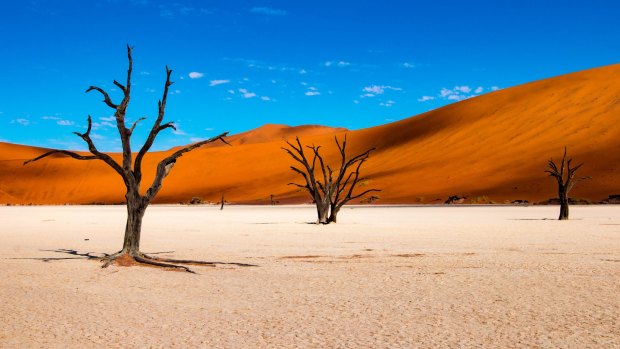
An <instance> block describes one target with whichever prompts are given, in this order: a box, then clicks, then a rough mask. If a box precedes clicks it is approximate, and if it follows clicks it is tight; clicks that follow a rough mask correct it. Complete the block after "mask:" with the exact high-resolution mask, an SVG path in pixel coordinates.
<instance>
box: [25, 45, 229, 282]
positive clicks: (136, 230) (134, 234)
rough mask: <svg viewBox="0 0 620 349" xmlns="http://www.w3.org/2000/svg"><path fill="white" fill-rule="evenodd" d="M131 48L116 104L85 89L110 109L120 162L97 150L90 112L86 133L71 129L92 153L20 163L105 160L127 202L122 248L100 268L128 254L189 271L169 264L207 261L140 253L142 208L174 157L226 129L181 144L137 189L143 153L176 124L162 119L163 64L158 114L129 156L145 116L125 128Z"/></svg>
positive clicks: (141, 260) (68, 153) (140, 260)
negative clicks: (119, 146) (121, 185)
mask: <svg viewBox="0 0 620 349" xmlns="http://www.w3.org/2000/svg"><path fill="white" fill-rule="evenodd" d="M131 55H132V48H131V47H130V46H129V45H128V46H127V59H128V61H129V64H128V68H127V81H126V82H125V84H124V85H123V84H121V83H119V82H118V81H116V80H114V85H116V86H117V87H118V88H119V89H120V90H121V91H122V92H123V99H122V100H121V102H120V103H119V104H116V103H114V102H113V101H112V99H111V98H110V96H109V95H108V93H107V92H106V91H104V90H103V89H101V88H99V87H97V86H90V87H89V88H88V89H87V90H86V92H90V91H97V92H99V93H100V94H101V95H102V96H103V102H104V103H105V104H106V105H107V106H108V107H110V108H112V109H113V110H114V117H115V119H116V126H117V128H118V133H119V135H120V138H121V143H122V149H123V160H122V163H120V164H119V163H117V162H116V161H115V160H114V159H112V157H110V155H108V154H105V153H102V152H100V151H99V150H98V149H97V147H96V146H95V144H94V143H93V140H92V138H91V136H90V132H91V129H92V120H91V117H90V115H89V116H88V126H87V128H86V132H84V133H79V132H74V133H75V134H76V135H78V136H79V137H80V138H82V139H83V140H84V142H86V144H87V145H88V150H89V151H90V153H91V154H92V155H80V154H78V153H75V152H72V151H67V150H51V151H48V152H46V153H44V154H42V155H40V156H37V157H36V158H34V159H31V160H28V161H26V162H24V165H25V164H28V163H30V162H33V161H37V160H41V159H43V158H45V157H48V156H50V155H54V154H63V155H66V156H70V157H72V158H74V159H77V160H101V161H103V162H105V163H106V164H107V165H108V166H110V167H111V168H112V169H113V170H114V171H115V172H116V173H118V175H119V176H121V178H122V179H123V182H124V183H125V187H126V189H127V192H126V194H125V199H126V204H127V224H126V226H125V237H124V239H123V248H122V249H121V250H120V251H118V252H117V253H114V254H110V255H107V254H106V255H105V257H104V264H103V268H105V267H107V266H108V265H110V264H111V263H112V262H113V261H114V260H116V259H118V258H121V257H129V258H131V259H133V260H135V261H136V262H138V263H143V264H150V265H156V266H160V267H169V268H178V269H183V270H185V271H189V272H191V270H190V269H189V268H187V267H185V266H180V265H176V264H170V263H181V264H183V263H192V264H210V263H207V262H202V261H188V260H177V259H164V258H159V257H154V256H147V255H145V254H144V253H142V252H140V233H141V230H142V218H143V217H144V213H145V211H146V208H147V207H148V205H149V204H150V203H151V201H152V200H153V199H154V198H155V196H156V195H157V193H158V192H159V190H160V189H161V187H162V181H163V180H164V178H165V177H166V176H167V175H168V173H170V170H171V169H172V167H173V166H174V164H175V163H176V161H177V159H178V158H180V157H181V156H183V154H185V153H187V152H190V151H192V150H194V149H197V148H199V147H201V146H203V145H205V144H208V143H212V142H215V141H218V140H219V141H222V142H224V143H226V141H225V140H224V137H226V135H227V134H228V132H224V133H222V134H220V135H218V136H215V137H213V138H210V139H207V140H204V141H201V142H198V143H194V144H192V145H190V146H187V147H184V148H182V149H179V150H177V151H176V152H174V153H173V154H171V155H169V156H168V157H166V158H164V159H163V160H161V161H160V162H159V164H158V165H157V170H156V172H155V178H154V179H153V182H152V183H151V185H150V186H149V187H148V189H147V190H146V192H144V193H141V192H140V183H141V181H142V161H143V159H144V156H145V155H146V154H147V152H148V151H149V150H150V149H151V146H152V145H153V142H154V141H155V138H156V137H157V136H158V135H159V133H160V132H161V131H163V130H165V129H168V128H170V129H174V130H176V127H175V125H174V123H172V122H163V120H164V114H165V111H166V102H167V100H168V89H169V88H170V86H171V85H172V84H173V82H172V81H170V75H171V74H172V70H170V69H169V68H168V67H167V66H166V82H165V84H164V91H163V96H162V98H161V100H159V101H158V103H157V104H158V114H157V118H156V119H155V122H154V123H153V126H152V127H151V130H150V132H149V135H148V137H147V139H146V141H145V142H144V144H143V145H142V147H141V148H140V151H139V152H138V153H137V154H136V156H135V159H134V158H133V154H132V151H131V143H130V139H131V135H132V134H133V132H134V130H135V128H136V126H137V125H138V123H139V122H140V121H142V120H144V119H145V118H139V119H138V120H136V121H135V122H134V123H133V124H132V125H131V127H127V125H126V124H125V113H126V111H127V107H128V105H129V100H130V93H131V73H132V67H133V59H132V56H131Z"/></svg>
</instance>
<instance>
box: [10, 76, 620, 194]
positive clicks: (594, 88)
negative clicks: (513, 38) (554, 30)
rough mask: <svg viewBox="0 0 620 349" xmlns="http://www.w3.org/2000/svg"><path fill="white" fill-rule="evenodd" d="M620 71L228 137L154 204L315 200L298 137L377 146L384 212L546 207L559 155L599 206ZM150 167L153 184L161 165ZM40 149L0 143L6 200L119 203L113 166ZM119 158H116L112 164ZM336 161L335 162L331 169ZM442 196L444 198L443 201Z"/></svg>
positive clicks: (178, 175) (373, 180) (619, 161)
mask: <svg viewBox="0 0 620 349" xmlns="http://www.w3.org/2000/svg"><path fill="white" fill-rule="evenodd" d="M618 76H620V65H613V66H608V67H602V68H597V69H591V70H587V71H582V72H578V73H573V74H568V75H564V76H559V77H556V78H552V79H546V80H541V81H537V82H533V83H529V84H525V85H521V86H517V87H513V88H509V89H505V90H501V91H497V92H493V93H489V94H487V95H484V96H481V97H477V98H472V99H469V100H465V101H462V102H459V103H455V104H452V105H449V106H446V107H443V108H440V109H437V110H434V111H431V112H427V113H424V114H422V115H419V116H416V117H411V118H408V119H405V120H402V121H399V122H395V123H391V124H387V125H382V126H377V127H373V128H368V129H363V130H357V131H347V130H345V129H339V128H329V127H322V126H299V127H288V126H284V125H265V126H263V127H261V128H258V129H255V130H252V131H248V132H245V133H242V134H238V135H233V136H231V137H229V142H230V143H231V144H232V147H229V146H225V145H221V144H220V145H217V144H213V145H209V146H207V147H204V148H202V149H199V150H196V151H194V152H192V153H189V154H186V155H185V156H183V157H182V158H181V159H179V161H178V162H177V164H176V166H175V168H174V170H173V171H172V172H171V173H170V175H169V176H168V177H167V178H166V180H165V181H164V186H163V189H162V191H161V192H160V194H159V195H158V197H157V198H156V200H155V201H156V202H159V203H176V202H181V201H183V202H187V201H189V200H190V198H192V197H194V196H198V197H201V198H202V199H203V200H206V201H213V202H215V201H219V199H220V196H221V194H222V193H224V194H225V197H226V200H227V201H230V202H234V203H248V204H252V203H256V204H265V203H269V200H270V195H271V194H273V195H274V196H275V199H276V200H278V201H279V202H280V203H299V202H308V201H309V197H308V194H306V193H304V192H299V191H298V190H297V189H296V188H293V187H291V186H287V185H286V184H287V183H289V182H291V181H296V180H297V179H298V178H296V176H295V175H294V174H293V173H292V172H291V171H290V169H289V166H290V165H292V161H291V159H290V158H289V157H288V156H287V155H286V154H285V153H284V152H283V151H282V149H281V147H282V146H284V144H285V143H284V140H285V139H289V140H294V138H295V136H299V137H300V138H301V140H302V142H303V143H304V144H317V145H322V146H323V148H322V149H323V150H324V154H325V155H326V159H330V160H334V161H335V160H336V159H337V156H336V155H337V154H336V151H335V148H336V147H335V144H334V141H333V138H334V136H337V137H340V138H342V137H343V136H344V135H345V133H346V134H347V135H348V139H349V142H348V145H349V154H354V153H359V152H362V151H364V150H366V149H368V148H371V147H376V148H377V150H376V151H375V152H373V153H372V155H371V157H370V159H369V160H368V162H367V163H366V164H365V165H364V167H363V174H364V175H365V176H366V177H368V180H367V181H366V182H364V185H368V186H372V187H374V188H379V189H382V190H383V191H382V192H381V193H379V195H378V196H380V197H381V199H380V200H379V201H378V203H420V202H422V203H438V202H443V201H444V200H445V199H446V198H447V197H448V196H449V195H466V196H468V200H467V201H466V202H470V200H472V199H474V200H476V198H477V197H478V198H479V200H480V203H486V202H485V201H487V202H488V201H489V200H493V201H495V202H500V203H501V202H504V201H505V200H515V199H525V200H529V201H539V200H543V199H546V198H550V197H554V196H555V195H556V193H555V185H554V182H553V181H552V180H551V179H549V178H548V177H547V176H546V174H545V173H544V172H543V171H544V170H545V166H546V161H547V160H548V159H549V158H551V157H553V158H555V159H557V158H559V157H561V155H562V151H563V147H564V146H565V145H566V146H567V147H568V152H569V156H571V157H572V158H573V159H574V161H575V162H585V165H584V167H583V168H582V170H580V173H579V174H580V175H583V176H592V177H593V179H592V180H590V181H587V182H583V183H580V184H578V185H577V186H575V189H573V191H572V192H571V197H578V198H587V199H591V200H600V199H603V198H605V197H607V196H608V195H610V194H617V193H620V79H618ZM171 151H173V150H170V151H166V152H156V153H152V154H149V155H148V156H147V157H146V159H145V164H144V165H145V166H144V168H145V171H144V173H145V178H144V181H143V182H144V183H143V184H144V185H145V186H146V185H147V184H148V183H149V182H150V180H152V176H153V173H154V171H155V166H156V164H157V161H159V160H160V159H162V158H164V157H165V156H167V155H168V154H169V153H170V152H171ZM42 152H44V149H41V148H34V147H26V146H19V145H12V144H6V143H0V203H19V204H27V203H35V204H63V203H118V202H122V201H123V200H124V191H123V184H122V181H121V179H120V178H118V176H117V175H116V173H114V172H113V171H112V170H111V169H110V168H108V167H107V166H106V165H105V164H103V163H100V162H95V161H77V160H73V159H69V158H65V157H62V156H56V157H49V158H48V159H44V160H41V161H38V162H36V163H31V164H29V165H28V166H22V163H23V161H24V160H26V159H29V158H33V157H35V156H37V155H39V154H41V153H42ZM115 158H117V159H118V158H119V156H118V155H115ZM328 161H329V160H328ZM437 199H439V200H437Z"/></svg>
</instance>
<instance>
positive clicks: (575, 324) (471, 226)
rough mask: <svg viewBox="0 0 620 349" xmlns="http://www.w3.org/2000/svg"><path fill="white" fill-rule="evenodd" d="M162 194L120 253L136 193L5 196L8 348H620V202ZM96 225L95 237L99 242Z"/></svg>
mask: <svg viewBox="0 0 620 349" xmlns="http://www.w3.org/2000/svg"><path fill="white" fill-rule="evenodd" d="M571 208H572V212H571V215H572V216H571V217H572V218H573V220H571V221H563V222H559V221H556V220H554V218H555V217H556V215H557V211H558V208H557V207H372V208H370V207H350V208H345V209H343V211H342V212H341V214H340V216H339V218H340V221H339V223H338V224H336V225H330V226H316V225H312V224H307V223H308V222H309V221H312V220H314V211H313V208H312V207H309V206H297V207H296V206H288V207H283V206H275V207H256V206H254V207H250V206H228V207H226V208H225V209H224V210H223V211H219V209H218V208H216V207H212V206H201V207H196V206H192V207H183V206H153V207H150V208H149V209H148V211H147V215H146V217H145V222H144V229H143V238H142V247H143V248H142V249H143V251H146V252H166V251H174V252H169V253H163V254H162V255H164V256H174V257H179V258H197V259H204V260H209V261H217V262H222V263H248V264H255V265H257V266H256V267H240V266H237V265H234V264H218V265H217V266H216V267H194V268H195V270H196V271H197V272H198V274H196V275H194V274H189V273H185V272H176V271H166V270H161V269H155V268H149V267H119V266H110V267H109V268H107V269H100V268H99V265H100V264H99V262H97V261H92V260H85V259H61V260H53V261H49V262H44V261H41V260H37V259H33V258H54V257H55V258H70V257H75V256H71V255H68V254H63V253H55V252H51V251H46V250H53V249H75V250H77V251H79V252H113V251H116V250H118V249H119V247H120V244H121V239H122V231H123V228H124V215H125V213H124V207H122V206H116V207H115V206H64V207H0V219H1V221H2V227H0V240H1V241H2V243H1V244H0V258H1V259H0V267H1V273H0V299H1V300H2V302H1V303H0V347H2V348H39V347H41V348H84V347H91V348H109V347H140V348H160V347H161V348H164V347H165V348H188V347H202V348H371V347H372V348H618V347H620V295H619V292H618V291H619V290H620V207H618V206H596V207H594V206H572V207H571ZM86 239H88V240H86Z"/></svg>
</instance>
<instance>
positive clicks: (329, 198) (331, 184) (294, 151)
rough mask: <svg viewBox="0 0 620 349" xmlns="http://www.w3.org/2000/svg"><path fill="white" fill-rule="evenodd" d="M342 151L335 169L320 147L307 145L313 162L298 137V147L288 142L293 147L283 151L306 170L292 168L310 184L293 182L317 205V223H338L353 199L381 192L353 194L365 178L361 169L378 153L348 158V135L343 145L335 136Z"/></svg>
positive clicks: (367, 151) (367, 191) (368, 152)
mask: <svg viewBox="0 0 620 349" xmlns="http://www.w3.org/2000/svg"><path fill="white" fill-rule="evenodd" d="M334 139H335V141H336V145H337V146H338V150H339V152H340V167H339V168H338V169H337V170H335V169H332V167H331V166H330V165H326V164H325V162H324V160H323V157H322V156H321V154H320V152H319V150H320V148H321V147H320V146H315V145H311V146H306V148H308V149H310V150H312V154H311V157H312V160H309V158H308V157H307V156H306V154H305V152H304V146H302V145H301V142H300V140H299V138H298V137H295V140H296V144H293V143H291V142H289V141H286V143H287V144H288V146H289V148H282V149H284V151H286V152H287V153H288V154H289V155H290V156H291V157H292V158H293V159H294V160H295V161H297V162H298V163H300V164H301V165H302V167H301V168H300V167H295V166H291V170H293V171H294V172H296V173H298V174H299V175H301V176H302V177H303V178H304V180H305V182H306V184H297V183H289V185H294V186H296V187H299V188H302V189H305V190H307V191H308V193H309V194H310V197H312V201H313V203H314V204H315V205H316V210H317V216H318V219H317V222H316V223H317V224H329V223H336V222H337V216H338V212H340V209H341V208H342V206H344V205H345V204H346V203H348V202H349V201H351V200H354V199H357V198H360V197H362V196H364V195H366V194H368V193H371V192H379V191H381V190H378V189H367V190H365V191H363V192H361V193H359V194H355V195H354V194H353V190H354V189H355V187H356V186H357V185H358V184H359V183H360V181H363V180H365V178H362V177H360V168H361V167H362V165H363V164H364V162H366V160H368V157H369V156H370V152H372V151H373V150H375V148H371V149H368V150H366V151H365V152H363V153H361V154H359V155H356V156H354V157H352V158H347V155H346V147H347V136H346V135H345V136H344V140H343V141H342V143H340V141H338V137H334ZM317 161H318V165H319V168H320V170H321V173H320V174H318V175H320V176H322V180H321V179H320V177H319V179H317V178H316V177H317V173H316V172H318V171H317V168H316V167H317Z"/></svg>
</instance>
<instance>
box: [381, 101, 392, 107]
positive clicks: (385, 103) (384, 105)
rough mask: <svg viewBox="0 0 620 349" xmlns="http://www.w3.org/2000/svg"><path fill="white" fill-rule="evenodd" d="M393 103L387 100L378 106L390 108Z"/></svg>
mask: <svg viewBox="0 0 620 349" xmlns="http://www.w3.org/2000/svg"><path fill="white" fill-rule="evenodd" d="M394 103H396V102H394V101H393V100H388V101H385V102H381V103H379V105H380V106H382V107H391V106H393V105H394Z"/></svg>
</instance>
